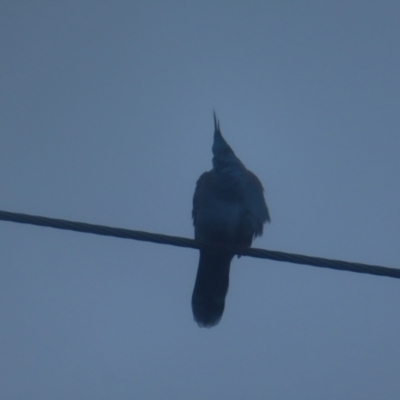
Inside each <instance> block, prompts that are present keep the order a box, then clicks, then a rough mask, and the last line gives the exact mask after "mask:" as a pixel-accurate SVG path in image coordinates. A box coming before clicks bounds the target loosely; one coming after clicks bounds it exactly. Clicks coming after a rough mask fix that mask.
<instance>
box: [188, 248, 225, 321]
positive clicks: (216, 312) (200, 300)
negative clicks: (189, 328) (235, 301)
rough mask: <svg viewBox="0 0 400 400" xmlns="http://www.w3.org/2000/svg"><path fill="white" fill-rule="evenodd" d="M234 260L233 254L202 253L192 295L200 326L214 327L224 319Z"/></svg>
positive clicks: (193, 307) (195, 315) (195, 313)
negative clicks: (230, 273)
mask: <svg viewBox="0 0 400 400" xmlns="http://www.w3.org/2000/svg"><path fill="white" fill-rule="evenodd" d="M232 258H233V254H232V253H226V252H210V251H204V250H201V251H200V261H199V267H198V269H197V277H196V282H195V285H194V289H193V295H192V310H193V316H194V319H195V321H196V322H197V323H198V325H199V326H203V327H212V326H214V325H217V324H218V322H219V321H220V319H221V317H222V314H223V312H224V308H225V297H226V295H227V293H228V287H229V270H230V264H231V261H232Z"/></svg>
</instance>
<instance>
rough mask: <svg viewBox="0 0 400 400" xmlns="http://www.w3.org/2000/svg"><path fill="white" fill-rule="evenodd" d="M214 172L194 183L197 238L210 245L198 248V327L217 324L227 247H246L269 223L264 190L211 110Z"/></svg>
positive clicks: (229, 253) (230, 255) (229, 255)
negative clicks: (239, 156) (207, 247)
mask: <svg viewBox="0 0 400 400" xmlns="http://www.w3.org/2000/svg"><path fill="white" fill-rule="evenodd" d="M212 152H213V155H214V157H213V159H212V164H213V168H212V169H211V171H208V172H204V173H203V174H202V175H201V176H200V178H199V179H198V181H197V183H196V189H195V192H194V196H193V210H192V218H193V225H194V230H195V239H196V240H198V241H201V242H203V243H208V244H211V245H213V249H201V250H200V260H199V266H198V269H197V276H196V282H195V285H194V289H193V295H192V310H193V316H194V319H195V321H196V322H197V324H198V325H199V326H201V327H212V326H214V325H217V324H218V322H219V321H220V319H221V317H222V314H223V312H224V308H225V298H226V295H227V293H228V286H229V270H230V264H231V261H232V259H233V257H234V253H233V252H232V251H229V250H228V249H227V248H226V247H227V246H230V247H231V248H232V247H236V248H241V249H243V248H248V247H250V246H251V243H252V241H253V239H254V238H255V237H256V236H260V235H262V233H263V225H264V223H265V222H267V221H268V222H269V221H270V216H269V212H268V207H267V204H266V202H265V199H264V194H263V192H264V189H263V186H262V184H261V182H260V180H259V179H258V178H257V176H256V175H254V174H253V173H252V172H251V171H249V170H248V169H246V167H245V166H244V165H243V163H242V162H241V161H240V160H239V158H238V157H236V155H235V153H234V152H233V150H232V149H231V147H230V146H229V145H228V143H227V142H226V141H225V139H224V138H223V136H222V134H221V130H220V124H219V120H218V119H217V116H216V114H215V112H214V143H213V146H212Z"/></svg>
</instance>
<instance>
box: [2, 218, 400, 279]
mask: <svg viewBox="0 0 400 400" xmlns="http://www.w3.org/2000/svg"><path fill="white" fill-rule="evenodd" d="M0 220H4V221H11V222H19V223H21V224H30V225H38V226H47V227H51V228H56V229H64V230H70V231H76V232H85V233H93V234H95V235H102V236H114V237H118V238H123V239H133V240H140V241H145V242H153V243H159V244H169V245H172V246H179V247H189V248H192V249H204V248H208V249H210V248H213V249H215V248H216V247H215V246H212V245H210V244H206V243H200V242H198V241H195V240H193V239H187V238H183V237H179V236H169V235H161V234H159V233H150V232H142V231H133V230H130V229H123V228H112V227H109V226H104V225H94V224H87V223H84V222H75V221H67V220H64V219H56V218H47V217H39V216H37V215H28V214H20V213H13V212H8V211H0ZM229 250H232V251H233V252H234V253H235V254H237V255H241V256H249V257H256V258H266V259H270V260H275V261H284V262H290V263H294V264H302V265H312V266H314V267H321V268H330V269H336V270H340V271H351V272H358V273H361V274H371V275H380V276H388V277H391V278H400V269H398V268H388V267H381V266H378V265H369V264H361V263H353V262H347V261H339V260H330V259H327V258H319V257H310V256H303V255H300V254H291V253H284V252H280V251H272V250H264V249H253V248H250V249H247V250H244V249H235V248H229Z"/></svg>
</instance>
